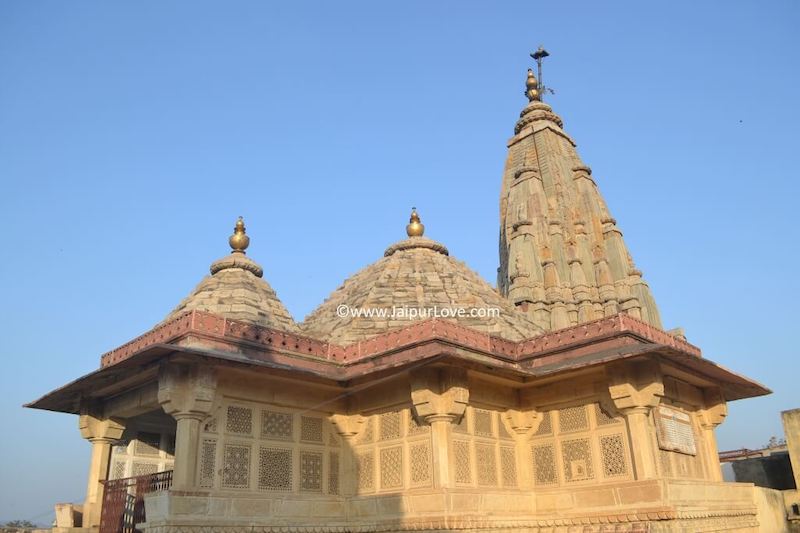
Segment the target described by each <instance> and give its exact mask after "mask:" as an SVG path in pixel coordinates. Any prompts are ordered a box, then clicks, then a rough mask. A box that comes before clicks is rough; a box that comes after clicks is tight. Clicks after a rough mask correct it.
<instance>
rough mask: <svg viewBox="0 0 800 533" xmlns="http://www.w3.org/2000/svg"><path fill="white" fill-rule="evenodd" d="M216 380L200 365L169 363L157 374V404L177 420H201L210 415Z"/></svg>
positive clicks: (209, 369) (210, 370) (209, 370)
mask: <svg viewBox="0 0 800 533" xmlns="http://www.w3.org/2000/svg"><path fill="white" fill-rule="evenodd" d="M216 389H217V377H216V374H215V372H214V369H213V368H211V367H208V366H204V365H200V364H189V363H166V364H164V365H162V366H161V368H160V369H159V372H158V403H159V404H161V407H162V408H163V409H164V412H166V413H167V414H168V415H170V416H172V417H173V418H175V419H176V420H180V419H195V420H202V419H204V418H205V417H206V416H208V415H209V414H210V413H211V410H212V406H213V403H214V395H215V394H216Z"/></svg>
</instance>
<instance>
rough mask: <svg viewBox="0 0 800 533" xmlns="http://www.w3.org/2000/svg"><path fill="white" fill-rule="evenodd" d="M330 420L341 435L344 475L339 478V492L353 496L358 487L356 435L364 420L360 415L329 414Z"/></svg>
mask: <svg viewBox="0 0 800 533" xmlns="http://www.w3.org/2000/svg"><path fill="white" fill-rule="evenodd" d="M330 421H331V423H332V424H333V427H335V428H336V432H337V433H338V434H339V436H341V437H342V440H343V441H344V446H342V452H341V453H342V455H341V461H342V464H341V468H342V472H344V475H342V476H341V478H340V481H339V483H340V488H339V490H340V492H341V495H342V496H345V497H346V496H353V495H354V494H355V493H356V489H357V488H358V475H357V474H358V473H357V472H356V464H355V443H356V437H357V436H358V434H359V433H361V430H362V429H363V428H364V423H365V422H366V420H365V419H364V417H363V416H361V415H341V414H336V415H331V416H330Z"/></svg>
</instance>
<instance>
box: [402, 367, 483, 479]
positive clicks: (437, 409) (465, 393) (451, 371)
mask: <svg viewBox="0 0 800 533" xmlns="http://www.w3.org/2000/svg"><path fill="white" fill-rule="evenodd" d="M411 402H412V403H413V405H414V411H415V412H416V414H417V417H418V418H420V419H421V420H423V421H425V423H427V424H430V425H431V446H432V448H433V486H434V487H436V488H444V487H449V486H451V485H452V483H453V479H452V476H451V473H450V429H451V428H450V426H451V424H452V423H453V422H456V421H458V420H460V419H461V417H463V416H464V413H465V412H466V410H467V404H468V403H469V388H468V387H467V371H466V370H465V369H463V368H453V367H442V368H437V367H434V368H423V369H420V370H417V371H415V372H412V374H411Z"/></svg>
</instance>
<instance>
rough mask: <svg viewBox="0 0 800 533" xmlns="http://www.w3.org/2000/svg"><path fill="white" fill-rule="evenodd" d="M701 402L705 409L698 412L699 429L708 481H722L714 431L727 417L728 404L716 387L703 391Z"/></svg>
mask: <svg viewBox="0 0 800 533" xmlns="http://www.w3.org/2000/svg"><path fill="white" fill-rule="evenodd" d="M703 400H704V403H705V408H704V409H702V410H701V411H700V427H701V428H702V430H703V444H704V445H705V450H704V451H705V454H706V461H705V463H706V464H707V465H708V468H709V472H708V474H709V479H711V480H712V481H722V468H721V466H720V464H719V451H718V450H717V438H716V436H715V435H714V429H716V427H717V426H718V425H720V424H722V422H723V421H724V420H725V417H726V416H728V404H727V403H725V398H724V397H723V395H722V390H721V389H719V388H718V387H714V388H709V389H704V390H703Z"/></svg>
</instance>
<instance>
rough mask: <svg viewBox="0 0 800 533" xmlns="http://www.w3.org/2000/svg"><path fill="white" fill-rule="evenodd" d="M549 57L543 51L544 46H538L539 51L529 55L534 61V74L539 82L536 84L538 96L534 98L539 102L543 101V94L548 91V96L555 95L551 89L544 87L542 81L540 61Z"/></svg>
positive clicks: (546, 52) (547, 53) (545, 51)
mask: <svg viewBox="0 0 800 533" xmlns="http://www.w3.org/2000/svg"><path fill="white" fill-rule="evenodd" d="M549 55H550V52H548V51H547V50H545V49H544V46H542V45H539V49H538V50H536V51H535V52H533V53H532V54H531V57H532V58H533V59H535V60H536V74H537V76H538V77H539V80H538V82H539V83H538V87H537V88H538V91H539V94H538V98H536V99H537V100H540V101H541V100H544V93H546V92H548V91H549V92H550V94H555V93H554V91H553V89H550V88H548V87H546V86H545V84H544V80H543V79H542V60H543V59H544V58H545V57H547V56H549Z"/></svg>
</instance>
